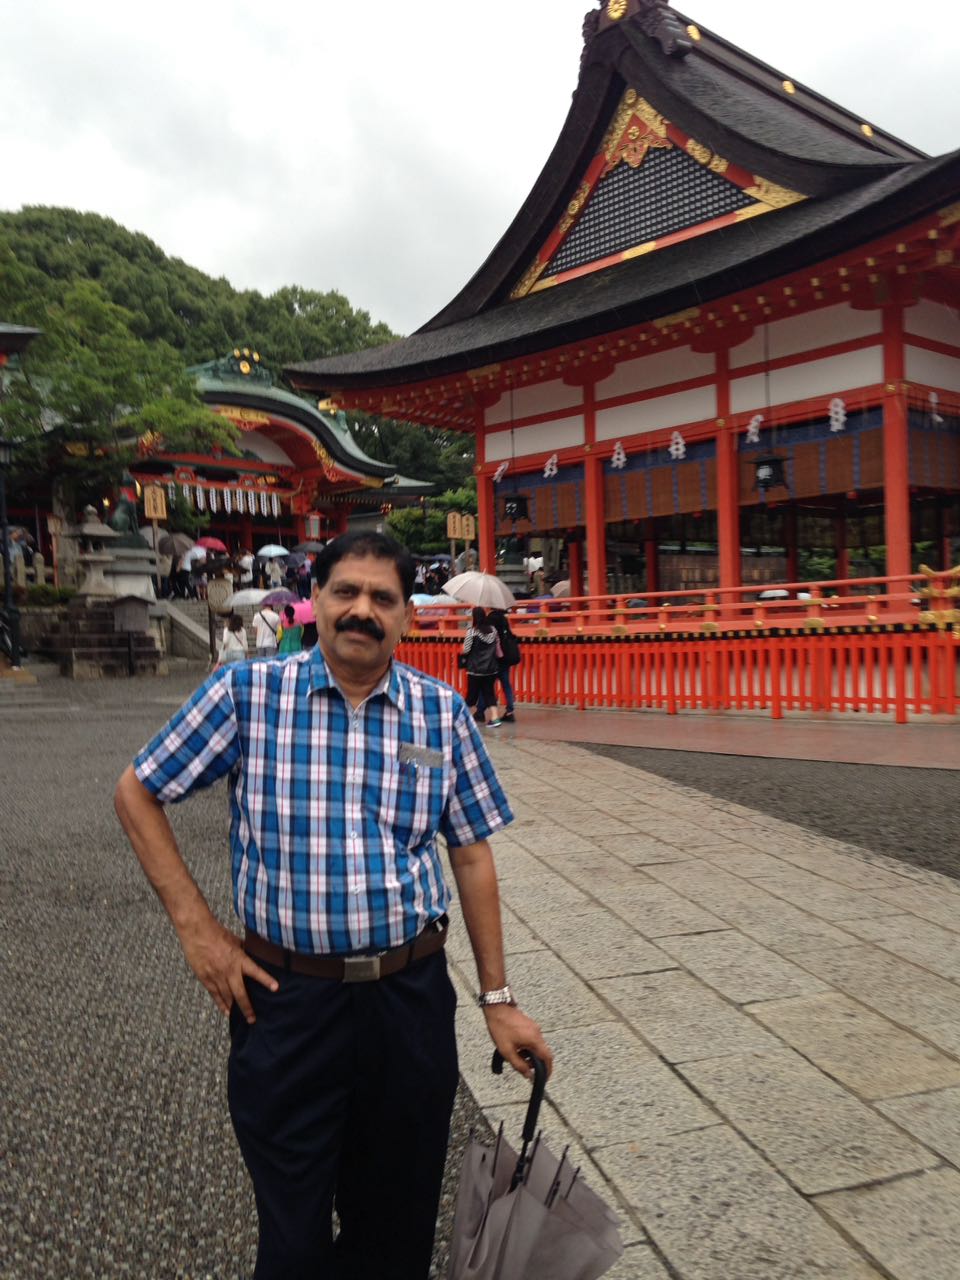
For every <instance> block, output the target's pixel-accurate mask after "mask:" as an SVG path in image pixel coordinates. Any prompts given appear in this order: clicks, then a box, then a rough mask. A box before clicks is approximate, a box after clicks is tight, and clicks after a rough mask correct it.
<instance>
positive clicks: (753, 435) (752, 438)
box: [746, 413, 763, 444]
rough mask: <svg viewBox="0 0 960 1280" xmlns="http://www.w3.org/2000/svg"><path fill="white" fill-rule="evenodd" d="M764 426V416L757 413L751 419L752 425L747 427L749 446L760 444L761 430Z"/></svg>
mask: <svg viewBox="0 0 960 1280" xmlns="http://www.w3.org/2000/svg"><path fill="white" fill-rule="evenodd" d="M762 426H763V414H762V413H755V414H754V415H753V417H752V418H751V419H750V425H749V426H748V427H747V436H746V440H747V444H759V443H760V428H761V427H762Z"/></svg>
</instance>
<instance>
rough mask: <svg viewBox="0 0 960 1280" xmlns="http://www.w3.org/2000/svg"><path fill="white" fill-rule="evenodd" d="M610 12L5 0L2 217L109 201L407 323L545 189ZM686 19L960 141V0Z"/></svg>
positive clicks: (907, 128) (705, 8)
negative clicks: (535, 190) (544, 176)
mask: <svg viewBox="0 0 960 1280" xmlns="http://www.w3.org/2000/svg"><path fill="white" fill-rule="evenodd" d="M590 7H592V6H591V0H481V2H480V3H476V4H466V3H464V2H463V0H446V3H443V0H430V2H429V3H428V2H427V0H405V2H403V0H267V2H266V3H264V0H260V2H259V3H256V4H254V3H252V2H251V0H232V2H231V3H230V4H225V3H222V0H191V2H189V3H188V2H187V0H166V2H165V3H164V4H163V5H145V4H140V3H130V0H86V2H85V3H84V4H83V5H78V4H77V3H76V0H31V2H30V3H24V2H23V0H0V21H2V28H0V29H2V31H3V42H2V46H0V116H2V118H3V119H4V121H5V130H4V147H3V160H2V164H0V206H2V207H4V208H8V209H16V208H19V207H20V206H21V205H23V204H57V205H68V206H72V207H75V208H80V209H89V210H94V211H96V212H99V213H103V214H106V215H108V216H110V217H112V218H115V219H116V220H117V221H118V222H121V223H123V224H124V225H126V226H128V227H130V228H132V229H135V230H139V231H143V232H145V233H146V234H147V235H149V236H151V237H152V238H153V239H154V240H156V241H157V243H158V244H159V245H160V246H161V247H162V248H163V249H164V250H165V251H166V252H167V253H170V254H174V255H176V256H178V257H181V258H184V259H185V260H186V261H188V262H190V263H192V264H193V265H194V266H197V267H200V268H201V269H202V270H204V271H207V272H210V273H212V274H214V275H224V276H226V277H227V278H228V279H229V280H230V281H231V282H232V283H233V284H234V285H236V286H237V287H241V288H243V287H249V288H257V289H261V290H263V291H264V292H269V291H271V290H273V289H275V288H277V287H278V286H280V285H282V284H288V283H296V284H301V285H304V286H306V287H308V288H315V289H330V288H337V289H340V290H342V291H343V292H344V293H345V294H346V295H347V296H348V297H349V299H350V301H351V302H352V303H353V305H354V306H359V307H364V308H366V309H367V310H368V311H369V312H370V313H371V315H372V316H373V317H374V318H375V319H378V320H385V321H386V322H387V323H388V324H390V325H391V326H392V327H393V328H395V329H396V330H397V331H399V332H408V331H410V330H411V329H414V328H416V327H417V325H419V324H421V323H423V322H424V321H425V320H426V319H428V318H429V317H430V316H431V315H432V314H433V313H434V312H435V311H437V310H439V308H440V307H441V306H443V304H444V303H446V302H447V301H448V300H449V298H450V297H452V296H453V294H454V293H455V292H456V291H457V290H458V289H459V288H460V286H461V285H462V284H463V283H464V281H465V280H466V279H467V278H468V277H469V276H470V275H471V274H472V273H473V271H474V270H475V269H476V268H477V267H478V266H479V265H480V263H481V262H482V260H483V259H484V258H485V257H486V255H487V253H488V252H489V251H490V249H491V248H492V247H493V245H494V244H495V242H496V241H497V239H499V237H500V235H501V234H502V232H503V231H504V229H505V228H506V226H507V224H508V223H509V221H510V220H511V218H512V217H513V215H514V213H515V212H516V210H517V208H518V207H519V205H520V202H521V201H522V200H523V198H524V197H525V195H526V194H527V191H528V190H529V188H530V186H531V185H532V183H533V181H534V179H535V178H536V175H537V174H538V172H539V170H540V168H541V166H542V164H543V161H544V160H545V159H546V156H547V154H548V152H549V150H550V147H551V146H552V144H553V142H554V140H555V138H556V135H557V133H558V132H559V129H560V126H561V125H562V123H563V119H564V116H565V115H566V111H567V107H568V105H569V101H570V95H571V93H572V91H573V88H574V85H575V83H576V78H577V69H578V61H579V56H580V27H581V21H582V18H583V14H584V13H585V12H586V10H587V9H588V8H590ZM677 7H681V6H680V5H679V4H678V6H677ZM682 7H683V9H684V12H686V13H687V15H688V16H689V17H690V18H692V19H693V20H695V21H697V22H698V23H700V25H702V26H704V27H707V28H710V29H712V30H714V31H716V32H718V33H719V34H721V35H723V36H725V37H726V38H727V39H729V40H732V41H733V42H734V43H736V44H739V45H742V46H743V47H745V48H747V49H749V50H750V51H751V52H752V53H754V54H756V55H757V56H759V57H761V58H763V59H764V60H766V61H767V62H769V63H771V64H772V65H773V66H775V67H777V68H778V69H780V70H782V71H783V73H784V74H785V75H786V76H789V77H790V78H792V79H794V80H795V81H798V82H801V83H804V84H807V85H809V86H810V87H811V88H815V89H817V90H818V91H820V92H821V93H824V94H826V95H827V96H829V97H831V98H834V99H836V100H837V101H839V102H841V103H842V104H843V105H844V106H847V107H849V108H850V109H851V110H853V111H856V112H858V113H859V114H860V115H862V117H863V119H864V120H866V121H870V122H872V123H874V124H877V125H879V126H881V127H883V128H885V129H887V130H889V131H891V132H892V133H895V134H898V135H899V136H901V137H904V138H907V139H908V140H909V141H911V142H913V143H914V144H915V145H917V146H919V147H922V148H924V149H925V150H927V151H930V152H933V153H939V152H943V151H947V150H952V149H953V148H955V147H960V95H958V93H957V91H956V71H955V67H956V61H957V56H958V53H960V21H958V19H957V0H927V2H926V3H924V4H919V5H910V4H904V3H903V0H804V2H803V3H793V4H786V3H782V2H781V0H689V3H688V4H687V3H685V4H684V5H683V6H682Z"/></svg>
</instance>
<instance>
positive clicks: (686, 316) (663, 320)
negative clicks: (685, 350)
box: [653, 307, 700, 329]
mask: <svg viewBox="0 0 960 1280" xmlns="http://www.w3.org/2000/svg"><path fill="white" fill-rule="evenodd" d="M699 315H700V308H699V307H687V309H686V311H676V312H674V314H673V315H672V316H661V317H660V319H659V320H654V322H653V323H654V325H655V326H656V328H658V329H669V328H671V327H672V326H673V325H675V324H683V322H684V321H685V320H696V318H697V317H698V316H699Z"/></svg>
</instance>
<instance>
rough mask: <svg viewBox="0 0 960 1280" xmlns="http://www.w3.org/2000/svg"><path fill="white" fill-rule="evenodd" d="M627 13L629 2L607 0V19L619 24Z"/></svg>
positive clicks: (625, 0) (624, 0)
mask: <svg viewBox="0 0 960 1280" xmlns="http://www.w3.org/2000/svg"><path fill="white" fill-rule="evenodd" d="M626 12H627V0H607V17H608V18H609V19H610V21H611V22H619V21H620V19H621V18H622V17H623V15H624V14H625V13H626Z"/></svg>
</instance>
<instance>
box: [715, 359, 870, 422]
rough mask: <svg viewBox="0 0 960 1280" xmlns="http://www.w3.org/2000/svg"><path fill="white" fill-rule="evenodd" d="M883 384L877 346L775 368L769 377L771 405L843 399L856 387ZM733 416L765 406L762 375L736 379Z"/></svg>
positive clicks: (733, 394) (733, 391)
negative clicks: (817, 397) (829, 398)
mask: <svg viewBox="0 0 960 1280" xmlns="http://www.w3.org/2000/svg"><path fill="white" fill-rule="evenodd" d="M882 381H883V352H882V350H881V349H880V347H867V348H866V350H864V351H850V352H848V353H847V354H846V355H843V356H828V357H827V358H826V359H825V360H811V361H809V362H808V363H807V364H797V365H792V366H791V367H790V368H789V369H774V370H772V372H771V374H770V404H771V405H777V404H790V403H791V402H792V401H794V400H809V399H811V398H812V397H813V396H842V395H843V393H844V392H845V391H851V390H853V389H854V388H855V387H868V386H872V385H873V384H874V383H877V382H882ZM730 401H731V408H732V410H733V412H734V413H745V412H746V411H747V410H748V409H756V410H762V409H763V408H764V405H765V404H766V389H765V387H764V378H763V374H760V373H757V374H753V375H752V376H751V377H748V378H735V379H734V380H733V383H732V385H731V388H730Z"/></svg>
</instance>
